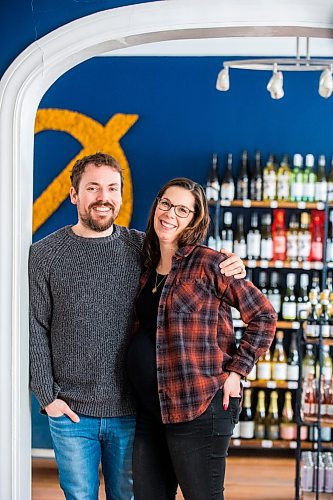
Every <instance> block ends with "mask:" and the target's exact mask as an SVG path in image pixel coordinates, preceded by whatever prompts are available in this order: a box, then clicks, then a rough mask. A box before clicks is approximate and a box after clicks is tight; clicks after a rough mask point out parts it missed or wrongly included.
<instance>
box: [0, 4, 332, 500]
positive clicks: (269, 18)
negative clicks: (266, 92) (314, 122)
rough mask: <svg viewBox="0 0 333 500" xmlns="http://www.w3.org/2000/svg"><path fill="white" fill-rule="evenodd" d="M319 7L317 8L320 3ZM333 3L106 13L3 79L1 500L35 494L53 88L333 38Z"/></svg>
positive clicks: (39, 48)
mask: <svg viewBox="0 0 333 500" xmlns="http://www.w3.org/2000/svg"><path fill="white" fill-rule="evenodd" d="M310 4H311V5H310ZM330 4H331V0H320V1H318V0H313V1H311V2H309V0H297V1H294V2H293V3H292V4H291V3H290V1H289V0H281V1H280V2H276V1H274V0H267V1H266V2H262V1H260V0H253V1H251V2H249V1H248V0H206V1H205V2H202V0H168V1H162V2H150V3H147V4H139V5H132V6H128V7H121V8H118V9H112V10H107V11H103V12H99V13H96V14H93V15H90V16H87V17H84V18H81V19H79V20H77V21H74V22H72V23H69V24H67V25H65V26H63V27H61V28H59V29H57V30H55V31H53V32H51V33H49V34H48V35H46V36H44V37H43V38H42V39H40V40H38V41H36V42H35V43H33V44H32V45H30V46H29V47H28V48H27V49H26V50H25V51H24V52H22V53H21V54H20V55H19V56H18V57H17V59H15V61H14V62H13V64H12V65H11V66H10V67H9V69H8V70H7V72H6V73H5V75H4V76H3V78H2V80H1V82H0V209H1V213H2V215H3V217H2V220H1V226H0V235H1V236H0V252H1V253H0V318H1V333H0V383H1V402H2V405H1V406H2V408H1V412H0V443H1V448H0V497H1V498H3V499H8V500H9V499H11V500H28V499H29V498H30V455H31V442H30V409H29V408H30V403H29V390H28V284H27V257H28V250H29V245H30V242H31V217H32V179H33V142H34V121H35V115H36V111H37V107H38V104H39V102H40V100H41V98H42V97H43V95H44V93H45V92H46V91H47V89H48V88H49V87H50V86H51V85H52V84H53V83H54V82H55V81H56V80H57V79H58V78H59V77H60V76H61V75H62V74H64V73H65V72H66V71H68V70H69V69H71V68H72V67H74V66H75V65H77V64H79V63H81V62H82V61H84V60H86V59H89V58H90V57H93V56H95V55H97V54H101V53H104V52H110V51H112V50H115V49H119V48H124V47H129V46H134V45H141V44H146V43H150V42H157V41H166V40H180V39H198V38H218V37H229V36H230V37H231V36H288V35H289V36H291V35H293V36H297V35H298V36H314V37H315V36H316V37H325V38H333V9H332V7H331V5H330Z"/></svg>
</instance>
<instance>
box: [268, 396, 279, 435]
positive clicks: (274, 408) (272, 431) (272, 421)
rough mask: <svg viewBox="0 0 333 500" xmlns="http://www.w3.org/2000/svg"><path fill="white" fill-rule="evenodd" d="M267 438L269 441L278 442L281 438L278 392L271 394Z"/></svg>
mask: <svg viewBox="0 0 333 500" xmlns="http://www.w3.org/2000/svg"><path fill="white" fill-rule="evenodd" d="M266 436H267V439H271V440H276V439H279V437H280V432H279V412H278V393H277V392H276V391H272V392H271V397H270V403H269V408H268V414H267V418H266Z"/></svg>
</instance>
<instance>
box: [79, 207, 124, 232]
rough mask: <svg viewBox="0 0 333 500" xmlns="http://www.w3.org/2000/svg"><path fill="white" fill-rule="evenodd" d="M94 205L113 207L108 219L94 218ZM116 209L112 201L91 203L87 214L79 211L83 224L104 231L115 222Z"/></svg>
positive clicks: (94, 229)
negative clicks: (92, 213)
mask: <svg viewBox="0 0 333 500" xmlns="http://www.w3.org/2000/svg"><path fill="white" fill-rule="evenodd" d="M94 207H108V208H111V210H112V212H110V214H109V216H108V219H107V220H106V221H103V219H102V220H101V222H98V220H95V219H93V217H92V216H91V210H93V208H94ZM114 210H115V207H114V205H112V204H111V203H92V204H91V205H89V207H88V211H87V212H86V213H85V214H82V213H79V215H80V220H81V222H82V224H83V225H84V226H86V227H87V228H88V229H92V230H93V231H96V232H97V233H102V232H103V231H106V230H107V229H110V227H111V226H112V224H113V223H114V221H115V218H116V217H115V215H114Z"/></svg>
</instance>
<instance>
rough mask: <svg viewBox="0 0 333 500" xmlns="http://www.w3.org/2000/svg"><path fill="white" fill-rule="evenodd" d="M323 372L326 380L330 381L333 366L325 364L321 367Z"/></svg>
mask: <svg viewBox="0 0 333 500" xmlns="http://www.w3.org/2000/svg"><path fill="white" fill-rule="evenodd" d="M321 373H322V374H323V375H324V378H325V380H327V381H329V380H331V377H332V367H331V366H325V365H324V366H323V367H322V369H321Z"/></svg>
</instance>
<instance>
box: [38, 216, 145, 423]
mask: <svg viewBox="0 0 333 500" xmlns="http://www.w3.org/2000/svg"><path fill="white" fill-rule="evenodd" d="M143 237H144V234H143V233H140V232H139V231H136V230H133V229H132V230H129V229H127V228H124V227H121V226H116V225H114V230H113V234H112V235H111V236H107V237H100V238H83V237H80V236H76V235H75V234H74V233H73V231H72V229H71V227H70V226H67V227H64V228H62V229H60V230H59V231H56V232H55V233H53V234H51V235H49V236H47V237H46V238H44V239H43V240H41V241H39V242H37V243H35V244H33V245H32V247H31V251H30V258H29V280H30V366H31V368H30V369H31V389H32V391H33V392H34V393H35V395H36V397H37V399H38V401H39V403H40V405H41V407H42V408H44V407H45V406H46V405H48V404H49V403H51V402H52V401H54V399H56V398H60V399H63V400H64V401H66V403H67V404H68V405H69V406H70V408H71V409H72V410H74V411H76V412H79V413H82V414H84V415H89V416H93V417H116V416H124V415H131V414H133V413H134V404H133V401H132V398H131V394H130V390H129V387H128V384H127V381H126V376H125V373H124V353H125V349H126V345H127V341H128V336H129V332H130V330H131V321H132V313H133V303H134V298H135V295H136V292H137V289H138V282H139V277H140V272H141V264H140V259H141V250H142V243H143Z"/></svg>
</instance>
